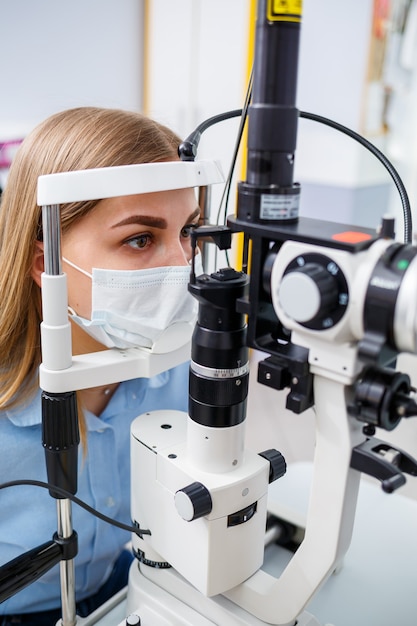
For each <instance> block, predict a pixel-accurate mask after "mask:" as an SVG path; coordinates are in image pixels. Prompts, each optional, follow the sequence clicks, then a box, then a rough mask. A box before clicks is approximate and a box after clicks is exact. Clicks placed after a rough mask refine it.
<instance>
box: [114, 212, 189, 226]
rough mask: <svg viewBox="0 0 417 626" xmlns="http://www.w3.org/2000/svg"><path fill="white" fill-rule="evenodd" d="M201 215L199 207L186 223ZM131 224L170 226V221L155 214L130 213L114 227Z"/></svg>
mask: <svg viewBox="0 0 417 626" xmlns="http://www.w3.org/2000/svg"><path fill="white" fill-rule="evenodd" d="M199 215H200V208H197V209H196V210H195V211H193V213H191V215H190V216H189V217H188V218H187V219H186V223H187V224H188V222H191V221H192V220H193V219H194V218H196V217H198V216H199ZM129 224H139V225H140V226H150V227H153V228H168V223H167V221H166V219H164V218H163V217H155V216H154V215H129V217H126V218H125V219H124V220H121V221H120V222H117V224H113V226H112V228H118V227H119V226H128V225H129Z"/></svg>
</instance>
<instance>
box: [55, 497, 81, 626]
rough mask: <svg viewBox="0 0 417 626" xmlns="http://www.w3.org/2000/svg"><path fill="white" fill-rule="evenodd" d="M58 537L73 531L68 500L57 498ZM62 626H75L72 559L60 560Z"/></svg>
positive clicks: (66, 536) (65, 536)
mask: <svg viewBox="0 0 417 626" xmlns="http://www.w3.org/2000/svg"><path fill="white" fill-rule="evenodd" d="M57 518H58V537H59V538H61V539H68V538H69V537H71V535H72V533H73V528H72V509H71V501H70V500H65V499H63V500H60V499H58V500H57ZM59 565H60V574H61V604H62V626H75V625H76V623H77V609H76V605H75V572H74V560H73V559H69V560H66V561H61V562H60V564H59Z"/></svg>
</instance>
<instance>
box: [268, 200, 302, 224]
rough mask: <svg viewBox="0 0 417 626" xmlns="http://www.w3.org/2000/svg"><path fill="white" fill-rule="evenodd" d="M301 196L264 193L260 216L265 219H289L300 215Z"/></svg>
mask: <svg viewBox="0 0 417 626" xmlns="http://www.w3.org/2000/svg"><path fill="white" fill-rule="evenodd" d="M299 205H300V196H299V195H298V194H297V195H275V194H264V195H262V196H261V211H260V218H261V219H263V220H289V219H294V218H296V217H298V209H299Z"/></svg>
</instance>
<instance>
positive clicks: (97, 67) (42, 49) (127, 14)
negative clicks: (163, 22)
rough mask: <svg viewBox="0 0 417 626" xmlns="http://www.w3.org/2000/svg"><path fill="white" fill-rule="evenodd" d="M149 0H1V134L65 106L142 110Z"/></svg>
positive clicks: (15, 133)
mask: <svg viewBox="0 0 417 626" xmlns="http://www.w3.org/2000/svg"><path fill="white" fill-rule="evenodd" d="M142 12H143V2H142V0H59V1H57V0H0V15H1V18H0V20H1V21H0V24H1V48H2V63H1V68H0V85H1V87H0V90H1V96H0V141H1V140H2V139H10V138H20V137H21V136H22V135H24V134H25V133H26V132H27V131H28V130H29V129H31V128H32V127H33V126H34V125H35V124H37V123H38V122H40V121H41V120H43V119H44V118H46V117H47V116H49V115H51V114H52V113H55V112H56V111H58V110H61V109H65V108H69V107H74V106H84V105H98V106H107V107H122V108H128V109H129V108H130V109H139V108H140V107H141V102H142V66H143V55H142V45H143V39H142V27H143V19H142Z"/></svg>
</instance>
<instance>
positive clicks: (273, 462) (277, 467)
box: [259, 448, 287, 483]
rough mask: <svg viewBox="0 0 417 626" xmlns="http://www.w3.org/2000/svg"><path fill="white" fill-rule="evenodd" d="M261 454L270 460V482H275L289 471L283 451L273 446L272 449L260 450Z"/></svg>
mask: <svg viewBox="0 0 417 626" xmlns="http://www.w3.org/2000/svg"><path fill="white" fill-rule="evenodd" d="M259 456H262V457H263V458H264V459H266V460H267V461H269V482H270V483H273V482H274V480H277V479H278V478H281V476H284V474H285V472H286V471H287V464H286V462H285V459H284V457H283V456H282V454H281V452H278V450H275V449H274V448H271V449H270V450H264V451H263V452H259Z"/></svg>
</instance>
